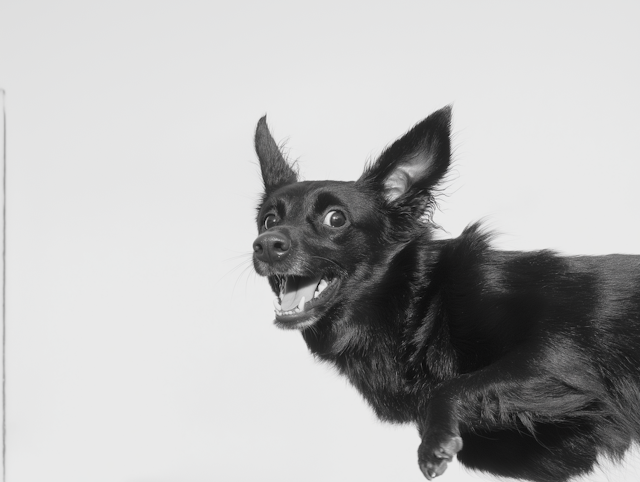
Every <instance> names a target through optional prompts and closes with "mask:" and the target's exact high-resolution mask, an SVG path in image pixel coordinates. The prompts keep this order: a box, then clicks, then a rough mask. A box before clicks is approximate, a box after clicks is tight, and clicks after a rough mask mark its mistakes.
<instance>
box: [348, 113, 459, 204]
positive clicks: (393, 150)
mask: <svg viewBox="0 0 640 482" xmlns="http://www.w3.org/2000/svg"><path fill="white" fill-rule="evenodd" d="M450 125H451V106H447V107H444V108H442V109H440V110H438V111H436V112H434V113H433V114H431V115H430V116H429V117H427V118H426V119H425V120H423V121H422V122H420V123H419V124H417V125H416V126H415V127H414V128H413V129H411V130H410V131H409V132H407V133H406V134H405V135H404V136H402V137H401V138H400V139H398V140H397V141H395V142H394V143H393V144H392V145H391V146H390V147H388V148H387V149H386V150H385V151H384V152H383V153H382V154H381V155H380V157H379V158H378V160H377V161H376V162H374V163H373V164H372V165H371V166H370V167H369V168H367V169H366V170H365V172H364V173H363V174H362V177H360V179H359V180H358V182H359V183H367V184H372V185H373V186H374V188H375V189H379V190H382V191H383V193H384V196H385V198H386V199H387V201H389V202H397V203H400V204H404V203H405V202H406V203H410V204H414V205H415V207H416V208H420V204H427V205H428V204H429V203H430V202H431V200H432V197H431V191H432V189H433V188H434V187H435V186H436V184H438V182H439V181H440V180H442V177H443V176H444V174H445V173H446V172H447V169H448V167H449V162H450V157H451V142H450V140H449V131H450Z"/></svg>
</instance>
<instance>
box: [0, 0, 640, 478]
mask: <svg viewBox="0 0 640 482" xmlns="http://www.w3.org/2000/svg"><path fill="white" fill-rule="evenodd" d="M638 25H640V4H638V2H634V1H627V2H622V1H607V2H604V1H603V2H593V1H576V2H573V1H562V2H556V1H554V2H540V1H537V2H524V1H521V2H512V1H493V2H488V1H482V2H478V1H468V2H461V1H448V2H431V1H413V2H407V1H394V2H390V1H389V2H381V1H359V2H356V1H351V2H350V1H333V0H330V1H327V0H325V1H322V2H300V1H298V2H294V1H289V2H286V1H269V2H262V1H238V2H216V1H190V0H181V1H175V2H170V1H153V2H152V1H136V0H126V1H121V0H115V1H114V0H111V1H108V2H107V1H104V2H98V1H91V2H87V1H75V2H73V1H68V0H60V1H55V2H51V1H43V0H40V1H38V0H20V1H18V0H4V1H2V2H0V87H1V88H4V89H5V90H6V105H7V113H8V132H7V142H8V144H7V154H8V184H9V187H8V245H7V249H8V262H7V269H8V271H7V276H8V285H7V325H6V327H7V360H8V361H7V460H6V464H7V465H6V470H7V478H6V480H7V482H40V481H65V482H76V481H77V482H86V481H96V482H102V481H105V482H106V481H109V482H120V481H122V482H205V481H251V480H260V481H262V482H266V481H274V482H275V481H278V482H283V481H284V482H289V481H290V482H294V481H295V482H297V481H303V480H304V481H338V482H341V481H345V482H346V481H367V482H374V481H407V482H409V481H416V482H418V481H421V480H423V479H422V475H421V474H420V472H419V470H418V468H417V465H416V449H417V446H418V443H419V440H418V436H417V433H416V431H415V429H413V428H412V427H393V426H389V425H384V424H382V423H379V422H377V421H376V420H375V419H374V416H373V415H372V413H371V411H370V409H369V408H368V407H367V406H366V405H365V404H364V402H363V401H361V399H360V397H359V395H358V394H357V393H356V391H355V390H354V389H352V388H351V387H349V386H348V385H347V383H346V381H344V380H343V379H341V378H339V377H338V376H337V375H336V374H335V373H334V372H333V371H332V369H331V368H330V367H328V366H326V365H322V364H319V363H317V362H315V361H314V360H313V359H312V357H311V356H310V355H309V354H308V352H307V349H306V347H305V345H304V343H303V341H302V339H301V337H300V335H299V334H298V333H294V332H283V331H280V330H278V329H276V328H275V327H274V326H273V325H272V323H271V319H272V308H271V294H270V292H269V289H268V287H267V283H266V282H265V281H264V280H263V279H260V278H259V277H257V276H256V275H255V274H254V272H253V270H252V267H251V244H252V241H253V239H254V237H255V231H256V230H255V226H254V216H255V205H256V201H257V200H258V199H259V193H260V188H261V179H260V176H259V168H258V165H257V162H256V160H255V155H254V153H253V146H252V141H253V130H254V127H255V123H256V122H257V120H258V118H259V117H260V116H262V115H263V114H265V113H268V115H269V123H270V127H271V129H272V132H273V134H274V136H275V137H276V139H277V140H278V141H282V140H287V145H288V147H289V149H290V153H289V155H290V157H291V158H292V159H299V161H300V167H301V171H302V173H303V175H304V177H305V178H307V179H326V178H331V179H340V180H350V179H355V178H356V177H357V176H358V175H359V173H360V171H361V169H362V166H363V164H364V162H365V161H366V160H367V159H369V158H371V157H374V156H375V155H376V154H378V153H379V152H380V151H381V150H382V149H383V148H384V146H385V145H387V144H388V143H389V142H391V141H393V140H394V139H396V138H397V137H398V136H400V135H401V134H402V133H403V132H405V131H406V130H407V129H408V128H410V127H411V126H412V125H413V124H414V123H416V122H417V121H419V120H421V119H422V118H424V117H426V116H427V115H428V114H429V113H430V112H432V111H433V110H435V109H438V108H440V107H442V106H443V105H445V104H448V103H453V104H454V121H453V131H454V137H453V140H454V145H455V157H454V159H455V170H454V172H453V175H452V177H451V181H450V184H449V188H448V191H447V192H448V194H449V195H448V197H443V198H442V200H441V212H439V213H438V215H437V217H436V221H437V222H438V223H440V224H441V225H442V226H443V227H444V228H445V229H446V230H447V231H448V235H450V236H456V235H458V234H459V233H460V231H461V230H462V229H463V227H464V226H465V225H466V224H467V223H469V222H471V221H474V220H476V219H478V218H483V217H486V220H487V223H488V225H489V226H491V227H493V228H495V229H496V230H498V231H499V232H500V233H502V236H501V237H499V239H498V244H499V246H500V247H504V248H510V249H537V248H554V249H558V250H560V251H562V252H566V253H584V254H592V253H607V252H631V253H640V222H639V215H638V208H639V207H640V189H639V188H638V185H639V179H640V141H639V139H640V136H639V135H638V134H639V132H640V93H639V91H640V89H639V88H638V86H640V68H639V67H640V54H639V47H640V28H638ZM633 458H634V457H632V459H633ZM638 458H640V456H638V455H636V456H635V459H638ZM639 466H640V464H636V467H639ZM639 474H640V468H633V467H630V468H627V469H623V468H618V469H617V472H613V474H612V475H611V474H610V475H609V479H608V480H625V479H626V480H637V479H638V477H639ZM485 479H486V477H483V476H481V475H479V474H468V473H467V472H465V471H464V470H462V469H461V468H460V467H459V466H458V465H457V464H456V465H454V466H453V467H451V468H450V469H449V471H448V472H447V474H446V475H445V476H443V478H442V480H443V481H445V482H446V481H447V480H449V481H463V480H465V481H472V480H476V481H479V480H485ZM600 479H602V480H607V479H606V478H604V476H602V475H598V476H595V477H592V479H591V480H600Z"/></svg>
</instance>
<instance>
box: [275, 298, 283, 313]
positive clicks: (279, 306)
mask: <svg viewBox="0 0 640 482" xmlns="http://www.w3.org/2000/svg"><path fill="white" fill-rule="evenodd" d="M273 307H274V308H275V309H276V311H279V312H282V305H281V304H280V300H279V299H278V298H274V299H273Z"/></svg>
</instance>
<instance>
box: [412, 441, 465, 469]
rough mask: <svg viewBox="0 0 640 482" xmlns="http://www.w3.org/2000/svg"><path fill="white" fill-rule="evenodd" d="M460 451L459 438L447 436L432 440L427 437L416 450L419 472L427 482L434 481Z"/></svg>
mask: <svg viewBox="0 0 640 482" xmlns="http://www.w3.org/2000/svg"><path fill="white" fill-rule="evenodd" d="M427 439H428V440H427ZM460 450H462V439H461V438H460V437H459V436H456V435H448V436H443V437H436V438H433V439H431V438H430V437H428V436H427V437H425V439H423V440H422V443H421V444H420V447H419V448H418V463H419V464H420V470H421V471H422V473H423V474H424V476H425V477H426V478H427V479H428V480H431V479H434V478H435V477H437V476H439V475H442V474H443V473H444V471H445V470H447V464H448V463H449V462H451V461H452V460H453V457H454V456H455V455H456V454H457V453H458V452H460Z"/></svg>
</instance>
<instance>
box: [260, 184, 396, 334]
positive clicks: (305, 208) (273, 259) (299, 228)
mask: <svg viewBox="0 0 640 482" xmlns="http://www.w3.org/2000/svg"><path fill="white" fill-rule="evenodd" d="M378 198H379V196H376V195H375V193H368V192H366V191H365V190H362V189H361V188H360V187H359V186H357V185H356V183H354V182H335V181H316V182H295V183H292V184H287V185H285V186H282V187H280V188H278V189H276V190H275V191H274V192H273V193H271V194H269V195H268V196H267V197H266V199H265V201H264V203H263V204H262V206H261V207H260V211H259V214H258V229H259V232H260V235H259V236H258V238H257V239H256V240H255V242H254V265H255V269H256V271H257V272H258V273H259V274H261V275H263V276H267V277H268V279H269V282H270V284H271V287H272V288H273V290H274V292H275V293H276V295H277V296H278V297H277V298H276V300H274V306H275V312H276V323H277V324H278V325H279V326H281V327H285V328H305V327H307V326H310V325H312V324H314V323H315V322H316V321H317V320H318V319H319V318H321V317H323V316H325V315H327V314H328V313H336V311H337V309H338V307H339V306H340V304H341V303H345V302H347V301H348V300H347V297H346V293H354V291H355V290H357V284H358V280H359V279H360V278H361V277H362V276H364V275H366V273H363V271H366V269H364V267H366V266H368V265H369V264H370V259H371V257H372V256H373V253H376V252H378V246H376V245H377V244H379V241H378V237H377V236H376V232H377V233H380V231H382V230H384V229H385V226H384V225H385V222H384V220H382V221H381V220H380V219H379V218H377V217H376V216H374V215H373V214H374V213H375V212H376V210H375V209H372V206H371V204H372V203H374V204H375V203H377V204H380V202H381V199H378Z"/></svg>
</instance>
